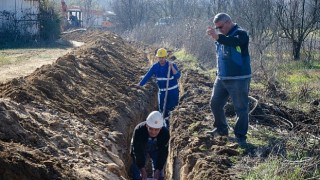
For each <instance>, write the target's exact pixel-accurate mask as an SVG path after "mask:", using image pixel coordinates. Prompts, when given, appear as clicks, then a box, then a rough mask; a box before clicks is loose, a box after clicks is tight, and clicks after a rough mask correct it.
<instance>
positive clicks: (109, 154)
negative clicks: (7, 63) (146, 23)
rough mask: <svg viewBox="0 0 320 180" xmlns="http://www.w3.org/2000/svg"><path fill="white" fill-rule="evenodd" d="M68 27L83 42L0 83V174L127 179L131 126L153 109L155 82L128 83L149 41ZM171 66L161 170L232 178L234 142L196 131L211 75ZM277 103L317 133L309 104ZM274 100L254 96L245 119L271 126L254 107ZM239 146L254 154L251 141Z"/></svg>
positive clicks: (170, 174)
mask: <svg viewBox="0 0 320 180" xmlns="http://www.w3.org/2000/svg"><path fill="white" fill-rule="evenodd" d="M68 36H69V37H68V39H69V40H77V41H82V42H85V43H86V44H85V45H83V46H82V47H79V48H77V49H75V50H74V51H73V52H70V53H69V54H67V55H65V56H63V57H60V58H58V59H57V60H56V62H54V63H53V64H52V65H46V66H42V67H41V68H39V69H37V70H36V71H35V72H33V73H32V74H30V75H29V76H26V77H23V78H18V79H13V80H12V81H9V82H7V83H5V84H0V120H1V122H0V167H1V168H0V179H19V180H20V179H130V175H129V167H130V165H131V158H130V155H129V152H130V149H129V145H130V140H131V134H132V131H133V129H134V127H135V126H136V124H138V123H139V122H141V121H144V120H145V118H146V116H147V115H148V114H149V113H150V112H151V111H153V110H155V109H157V94H156V93H157V87H156V84H155V83H154V82H150V83H148V84H147V85H146V86H145V87H144V88H138V87H137V86H136V84H137V83H138V81H139V79H140V76H142V75H143V74H144V73H145V72H146V71H147V70H148V66H149V62H148V61H147V59H149V60H150V59H152V58H151V57H152V53H153V52H154V50H152V49H150V48H148V47H145V46H142V45H136V44H135V46H133V44H131V43H128V42H126V41H124V40H123V39H121V38H120V37H119V36H117V35H115V34H112V33H109V32H105V33H101V32H91V31H88V32H83V33H81V34H76V33H75V34H73V35H68ZM71 36H73V37H71ZM146 52H147V53H146ZM148 52H150V54H148ZM178 67H179V68H180V69H181V70H182V76H181V79H180V87H179V89H180V95H181V97H180V102H179V106H178V107H177V108H176V109H175V110H174V111H173V112H172V114H171V116H170V125H171V128H170V136H171V139H170V147H169V158H168V162H167V167H166V179H170V180H171V179H175V180H179V179H180V180H192V179H195V180H196V179H241V177H240V175H239V172H240V171H241V167H240V166H237V164H234V160H235V159H241V158H242V157H241V154H240V152H239V150H238V146H237V145H236V144H234V143H233V142H232V139H227V138H226V137H218V138H213V137H207V136H206V135H205V133H204V132H205V131H206V130H208V129H211V128H212V124H213V121H212V119H213V117H212V114H211V111H210V108H209V104H208V103H209V99H210V95H211V88H212V80H210V79H209V78H208V77H206V76H203V75H201V74H199V73H198V72H196V71H192V70H186V71H184V70H183V69H184V68H183V64H179V63H178ZM257 94H258V93H257ZM251 104H252V103H251ZM227 107H228V106H227ZM278 107H279V108H281V109H282V113H281V116H283V117H285V118H286V119H288V120H290V121H291V122H295V127H299V129H302V130H303V129H308V131H309V133H310V134H313V136H317V134H318V133H319V131H318V129H317V128H313V129H312V127H317V125H318V124H319V118H318V117H319V114H320V113H319V111H318V110H315V111H314V112H313V113H312V116H308V115H307V114H302V113H301V112H297V111H288V109H285V108H283V107H280V106H278ZM279 108H277V109H276V108H273V107H272V106H270V105H269V104H268V103H264V104H259V106H258V108H257V109H256V110H255V111H253V112H252V114H253V115H260V116H256V117H253V116H252V117H250V118H252V119H253V118H255V119H253V120H252V121H251V122H250V124H252V123H257V122H260V123H264V124H263V125H265V126H270V127H272V128H274V127H275V126H273V124H272V123H270V122H271V121H272V120H270V119H264V115H265V114H263V113H274V114H275V113H277V112H278V111H276V110H278V109H279ZM227 109H228V108H227ZM229 109H232V108H229ZM263 109H268V111H265V112H263ZM285 111H288V112H289V113H286V112H285ZM228 114H230V117H232V116H233V115H234V112H232V110H231V111H230V113H228ZM261 114H263V116H261ZM230 117H229V118H230ZM304 117H306V118H307V119H308V121H304ZM273 122H274V123H275V124H276V123H277V122H279V121H276V120H275V121H273ZM281 128H282V129H281V130H290V128H292V127H281ZM310 129H311V130H312V131H311V130H310ZM230 133H231V134H232V131H231V132H230ZM317 148H318V149H319V145H318V146H317ZM251 151H252V152H251ZM248 153H252V154H254V147H252V148H251V149H250V152H248Z"/></svg>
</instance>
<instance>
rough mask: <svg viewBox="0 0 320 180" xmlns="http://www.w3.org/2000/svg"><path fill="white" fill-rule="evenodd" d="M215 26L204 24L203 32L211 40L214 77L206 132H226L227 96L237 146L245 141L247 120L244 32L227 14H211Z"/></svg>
mask: <svg viewBox="0 0 320 180" xmlns="http://www.w3.org/2000/svg"><path fill="white" fill-rule="evenodd" d="M213 23H214V25H215V29H214V28H212V27H208V29H207V34H208V35H209V36H210V37H211V38H212V39H213V40H214V41H215V44H216V55H217V77H216V80H215V82H214V85H213V91H212V96H211V101H210V105H211V110H212V113H213V116H214V119H215V121H214V127H215V129H213V130H212V131H209V132H208V133H210V134H218V135H228V123H227V121H226V116H225V114H224V109H223V108H224V106H225V104H226V102H227V100H228V98H229V96H230V97H231V100H232V102H233V105H234V109H235V112H236V114H237V122H236V125H235V127H234V134H235V136H236V139H237V141H238V143H239V145H240V146H245V145H246V138H247V137H246V134H247V131H248V126H249V124H248V121H249V114H248V112H249V98H248V95H249V86H250V79H251V66H250V56H249V51H248V47H249V36H248V33H247V32H246V31H245V30H243V29H242V28H240V27H239V26H238V25H237V24H236V23H233V22H232V20H231V18H230V16H229V15H228V14H225V13H219V14H217V15H216V16H215V17H214V20H213Z"/></svg>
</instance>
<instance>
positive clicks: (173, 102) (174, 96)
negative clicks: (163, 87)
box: [158, 88, 179, 118]
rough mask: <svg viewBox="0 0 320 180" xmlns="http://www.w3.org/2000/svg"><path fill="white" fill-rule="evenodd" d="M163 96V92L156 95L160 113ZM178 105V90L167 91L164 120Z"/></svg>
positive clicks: (164, 93)
mask: <svg viewBox="0 0 320 180" xmlns="http://www.w3.org/2000/svg"><path fill="white" fill-rule="evenodd" d="M165 95H166V92H165V91H159V93H158V106H159V111H160V112H163V105H164V98H165ZM178 103H179V88H176V89H172V90H169V91H168V96H167V104H166V111H165V113H164V118H166V117H168V116H169V113H170V111H172V110H173V109H174V108H175V107H176V106H177V105H178Z"/></svg>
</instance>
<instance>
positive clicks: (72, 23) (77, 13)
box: [61, 0, 82, 31]
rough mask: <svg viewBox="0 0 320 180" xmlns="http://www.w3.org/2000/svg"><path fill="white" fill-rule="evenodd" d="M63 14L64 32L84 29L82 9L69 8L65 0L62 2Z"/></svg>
mask: <svg viewBox="0 0 320 180" xmlns="http://www.w3.org/2000/svg"><path fill="white" fill-rule="evenodd" d="M61 13H62V17H63V21H62V27H61V29H62V30H63V31H65V30H67V29H70V28H71V29H74V28H80V27H82V12H81V9H80V8H72V9H71V8H68V6H67V4H66V2H65V0H61Z"/></svg>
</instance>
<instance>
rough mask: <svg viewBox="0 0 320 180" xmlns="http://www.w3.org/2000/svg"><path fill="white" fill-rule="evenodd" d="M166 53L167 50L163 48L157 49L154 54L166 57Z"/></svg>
mask: <svg viewBox="0 0 320 180" xmlns="http://www.w3.org/2000/svg"><path fill="white" fill-rule="evenodd" d="M167 55H168V53H167V50H166V49H164V48H160V49H158V51H157V54H156V56H157V57H166V56H167Z"/></svg>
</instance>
